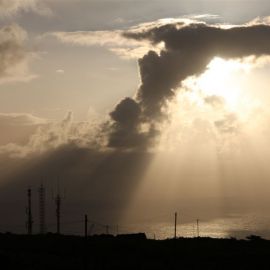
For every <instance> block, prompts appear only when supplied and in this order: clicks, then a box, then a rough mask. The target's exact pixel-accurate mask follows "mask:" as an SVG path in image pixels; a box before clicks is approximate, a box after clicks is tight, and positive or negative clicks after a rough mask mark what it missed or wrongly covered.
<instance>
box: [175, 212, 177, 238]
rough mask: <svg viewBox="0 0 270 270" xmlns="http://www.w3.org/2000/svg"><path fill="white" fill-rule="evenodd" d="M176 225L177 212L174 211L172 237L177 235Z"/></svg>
mask: <svg viewBox="0 0 270 270" xmlns="http://www.w3.org/2000/svg"><path fill="white" fill-rule="evenodd" d="M176 227H177V212H175V213H174V239H176V237H177V230H176Z"/></svg>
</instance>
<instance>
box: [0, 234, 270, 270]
mask: <svg viewBox="0 0 270 270" xmlns="http://www.w3.org/2000/svg"><path fill="white" fill-rule="evenodd" d="M0 269H3V270H4V269H29V270H32V269H38V270H42V269H46V270H50V269H76V270H80V269H125V270H128V269H131V270H132V269H136V270H139V269H147V270H149V269H164V270H167V269H270V241H267V240H262V239H260V238H257V237H252V238H251V239H247V240H236V239H212V238H180V239H177V240H173V239H172V240H162V241H158V240H157V241H156V240H147V239H145V238H144V234H141V235H131V236H121V237H113V236H105V235H104V236H96V237H89V238H88V239H87V240H86V239H85V238H82V237H78V236H58V235H53V234H48V235H43V236H30V237H29V236H24V235H12V234H0Z"/></svg>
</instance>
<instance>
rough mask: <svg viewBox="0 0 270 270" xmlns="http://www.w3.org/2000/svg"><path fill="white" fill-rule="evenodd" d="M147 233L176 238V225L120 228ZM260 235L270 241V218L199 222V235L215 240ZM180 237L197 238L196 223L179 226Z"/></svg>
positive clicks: (120, 231) (140, 224)
mask: <svg viewBox="0 0 270 270" xmlns="http://www.w3.org/2000/svg"><path fill="white" fill-rule="evenodd" d="M129 232H145V233H146V235H147V237H148V238H154V237H155V238H156V239H166V238H172V237H173V236H174V224H173V221H172V222H171V223H168V222H158V223H155V222H151V223H138V224H135V223H134V224H129V225H126V226H123V227H122V228H119V233H129ZM251 234H254V235H260V236H262V237H264V238H267V239H270V216H256V215H255V214H250V215H243V216H237V215H235V216H230V217H225V218H217V219H213V220H209V221H203V220H201V221H199V235H200V236H202V237H215V238H227V237H236V238H245V237H246V236H248V235H251ZM177 236H178V237H182V236H183V237H196V236H197V225H196V220H194V222H188V223H182V224H181V223H180V224H178V226H177Z"/></svg>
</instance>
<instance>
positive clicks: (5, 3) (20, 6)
mask: <svg viewBox="0 0 270 270" xmlns="http://www.w3.org/2000/svg"><path fill="white" fill-rule="evenodd" d="M43 2H44V1H42V0H0V15H3V16H12V15H15V14H17V13H18V12H19V11H34V12H36V13H38V14H41V15H50V14H51V10H50V9H49V8H48V7H45V6H44V4H43Z"/></svg>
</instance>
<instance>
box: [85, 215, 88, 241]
mask: <svg viewBox="0 0 270 270" xmlns="http://www.w3.org/2000/svg"><path fill="white" fill-rule="evenodd" d="M87 236H88V217H87V215H85V216H84V237H85V239H87Z"/></svg>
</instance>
